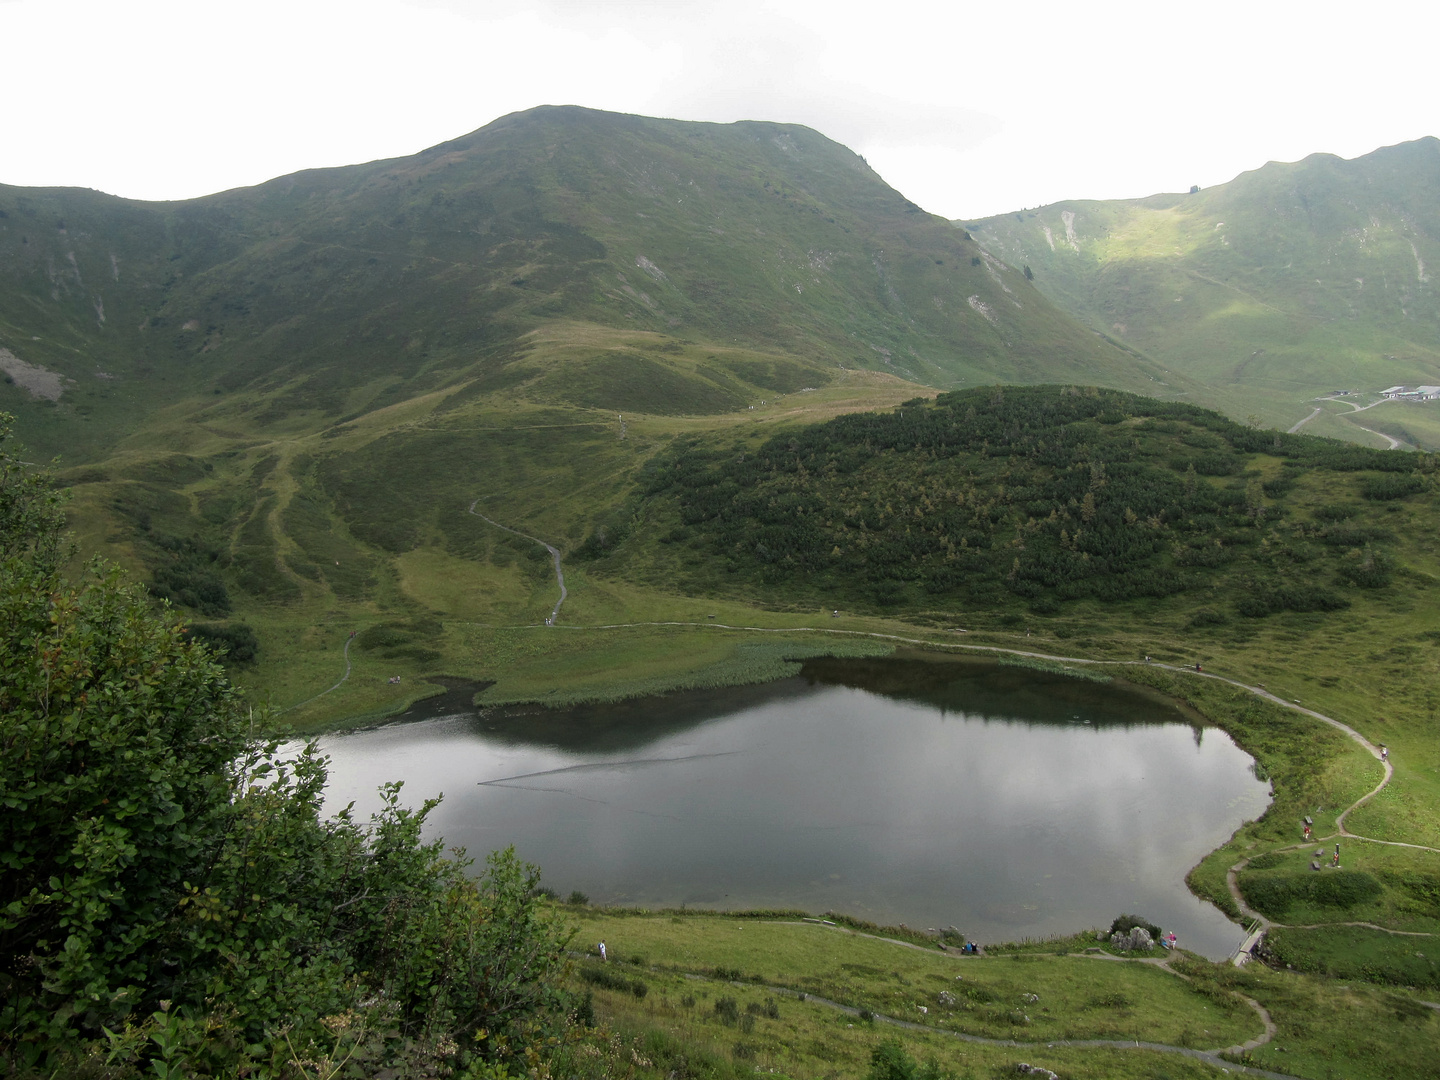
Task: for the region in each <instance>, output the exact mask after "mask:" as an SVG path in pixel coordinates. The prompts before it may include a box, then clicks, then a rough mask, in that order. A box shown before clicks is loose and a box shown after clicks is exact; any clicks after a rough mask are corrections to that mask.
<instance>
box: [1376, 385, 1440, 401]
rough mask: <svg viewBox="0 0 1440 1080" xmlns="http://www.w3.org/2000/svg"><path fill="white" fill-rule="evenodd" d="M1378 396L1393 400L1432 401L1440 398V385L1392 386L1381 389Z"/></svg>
mask: <svg viewBox="0 0 1440 1080" xmlns="http://www.w3.org/2000/svg"><path fill="white" fill-rule="evenodd" d="M1380 396H1381V397H1387V398H1390V399H1392V400H1394V401H1434V400H1435V399H1436V398H1440V386H1392V387H1390V389H1388V390H1381V391H1380Z"/></svg>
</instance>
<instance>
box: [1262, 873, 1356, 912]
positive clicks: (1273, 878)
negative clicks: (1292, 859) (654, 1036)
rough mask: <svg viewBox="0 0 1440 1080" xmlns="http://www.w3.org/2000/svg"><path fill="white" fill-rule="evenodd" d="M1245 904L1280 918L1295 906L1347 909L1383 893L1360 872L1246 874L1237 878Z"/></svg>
mask: <svg viewBox="0 0 1440 1080" xmlns="http://www.w3.org/2000/svg"><path fill="white" fill-rule="evenodd" d="M1239 880H1240V892H1241V893H1242V894H1243V895H1244V897H1245V902H1246V903H1248V904H1249V905H1250V906H1251V907H1253V908H1254V909H1255V910H1256V911H1258V912H1260V913H1261V914H1263V915H1269V916H1272V917H1274V918H1277V919H1278V918H1281V917H1283V916H1284V914H1285V913H1286V912H1287V911H1289V910H1290V908H1291V907H1292V906H1294V905H1296V904H1320V905H1322V906H1324V907H1336V908H1351V907H1354V906H1355V905H1356V904H1363V903H1364V902H1365V901H1367V900H1373V899H1375V898H1376V897H1377V896H1379V895H1380V894H1381V893H1382V892H1383V891H1384V889H1383V888H1382V886H1381V884H1380V882H1379V881H1377V880H1376V879H1375V877H1374V876H1372V875H1371V874H1367V873H1366V872H1365V871H1363V870H1328V869H1327V870H1324V871H1322V872H1320V873H1315V872H1314V871H1309V872H1306V873H1301V874H1271V873H1256V872H1253V871H1252V872H1246V873H1242V874H1241V875H1240V879H1239Z"/></svg>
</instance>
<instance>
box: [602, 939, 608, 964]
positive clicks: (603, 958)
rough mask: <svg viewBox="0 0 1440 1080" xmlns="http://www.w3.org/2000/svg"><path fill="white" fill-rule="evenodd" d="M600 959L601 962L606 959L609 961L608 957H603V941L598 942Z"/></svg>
mask: <svg viewBox="0 0 1440 1080" xmlns="http://www.w3.org/2000/svg"><path fill="white" fill-rule="evenodd" d="M600 959H601V960H607V959H609V957H607V956H606V955H605V942H603V941H602V942H600Z"/></svg>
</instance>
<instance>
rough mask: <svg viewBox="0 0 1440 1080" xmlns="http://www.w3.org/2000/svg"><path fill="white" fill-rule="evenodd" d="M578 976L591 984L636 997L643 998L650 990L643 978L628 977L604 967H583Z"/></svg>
mask: <svg viewBox="0 0 1440 1080" xmlns="http://www.w3.org/2000/svg"><path fill="white" fill-rule="evenodd" d="M580 978H581V979H583V980H584V981H585V982H587V983H590V984H591V985H592V986H603V987H605V989H607V990H619V991H621V992H622V993H627V994H633V995H635V997H636V998H643V997H645V995H646V994H648V993H649V992H650V987H649V985H648V984H647V983H646V982H645V980H644V979H629V978H626V977H625V976H624V975H621V974H620V973H619V972H616V971H611V970H609V969H607V968H604V967H583V968H581V969H580Z"/></svg>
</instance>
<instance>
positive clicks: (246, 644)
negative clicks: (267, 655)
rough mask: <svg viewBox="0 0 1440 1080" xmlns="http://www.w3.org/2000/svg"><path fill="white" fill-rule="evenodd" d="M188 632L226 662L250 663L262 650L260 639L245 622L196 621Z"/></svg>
mask: <svg viewBox="0 0 1440 1080" xmlns="http://www.w3.org/2000/svg"><path fill="white" fill-rule="evenodd" d="M187 633H188V634H189V636H190V637H191V638H192V639H194V640H195V641H198V642H201V643H202V644H203V645H205V646H206V647H207V648H208V649H209V650H210V651H211V652H213V653H214V654H215V655H216V656H218V657H220V658H221V659H222V660H224V661H225V662H226V663H231V664H248V663H250V662H252V661H253V660H254V659H255V657H256V655H258V654H259V652H260V639H259V638H258V637H256V636H255V631H254V630H253V629H252V628H251V627H249V626H247V625H246V624H245V623H196V624H195V625H193V626H191V627H190V628H189V629H188V631H187Z"/></svg>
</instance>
